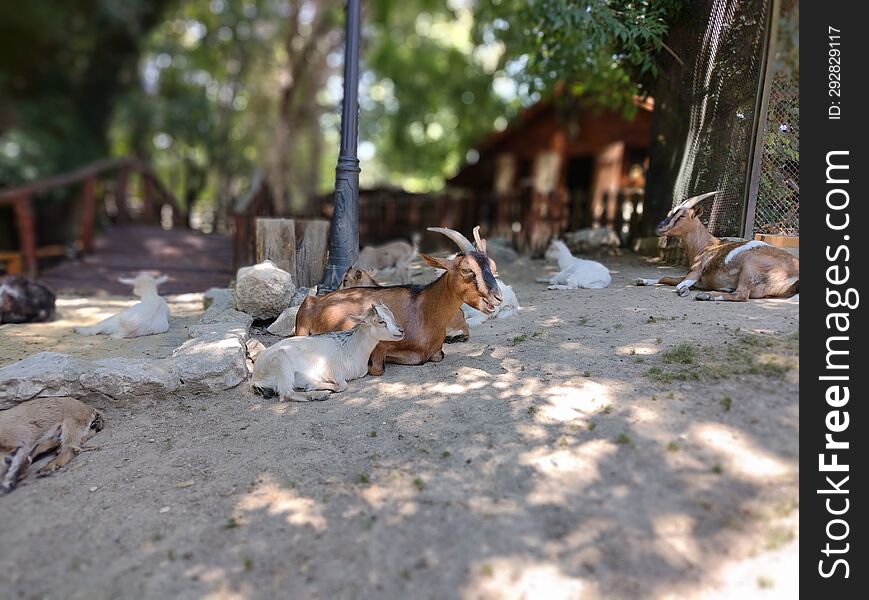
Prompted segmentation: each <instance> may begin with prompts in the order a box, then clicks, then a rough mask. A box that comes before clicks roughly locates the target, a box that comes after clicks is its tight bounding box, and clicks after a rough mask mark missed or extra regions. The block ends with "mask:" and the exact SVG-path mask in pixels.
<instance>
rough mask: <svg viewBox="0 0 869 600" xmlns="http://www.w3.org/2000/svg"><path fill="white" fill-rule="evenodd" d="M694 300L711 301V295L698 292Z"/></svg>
mask: <svg viewBox="0 0 869 600" xmlns="http://www.w3.org/2000/svg"><path fill="white" fill-rule="evenodd" d="M694 299H695V300H712V294H709V293H707V292H700V293H698V294H697V295H696V296H694Z"/></svg>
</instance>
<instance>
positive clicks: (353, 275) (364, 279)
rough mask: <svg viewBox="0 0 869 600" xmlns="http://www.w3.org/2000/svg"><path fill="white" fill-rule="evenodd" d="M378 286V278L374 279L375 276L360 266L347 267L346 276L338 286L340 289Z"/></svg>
mask: <svg viewBox="0 0 869 600" xmlns="http://www.w3.org/2000/svg"><path fill="white" fill-rule="evenodd" d="M377 286H378V283H377V280H375V279H374V276H373V275H372V274H371V273H369V272H368V271H363V270H362V269H360V268H359V267H350V268H349V269H347V272H346V273H344V277H343V279H341V285H339V286H338V289H339V290H343V289H344V288H353V287H377Z"/></svg>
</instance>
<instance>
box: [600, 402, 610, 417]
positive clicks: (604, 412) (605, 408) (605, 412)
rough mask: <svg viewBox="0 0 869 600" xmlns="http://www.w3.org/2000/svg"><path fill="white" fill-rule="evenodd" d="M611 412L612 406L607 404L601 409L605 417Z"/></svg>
mask: <svg viewBox="0 0 869 600" xmlns="http://www.w3.org/2000/svg"><path fill="white" fill-rule="evenodd" d="M612 411H613V405H612V404H607V405H606V406H604V407H603V410H602V411H601V412H602V413H603V414H605V415H608V414H610V413H611V412H612Z"/></svg>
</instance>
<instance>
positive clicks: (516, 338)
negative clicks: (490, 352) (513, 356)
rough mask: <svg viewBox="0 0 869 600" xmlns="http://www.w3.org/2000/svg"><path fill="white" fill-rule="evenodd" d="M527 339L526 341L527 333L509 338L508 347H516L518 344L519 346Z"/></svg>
mask: <svg viewBox="0 0 869 600" xmlns="http://www.w3.org/2000/svg"><path fill="white" fill-rule="evenodd" d="M527 339H528V334H527V333H520V334H519V335H514V336H513V337H512V338H510V345H511V346H518V345H519V344H521V343H522V342H524V341H525V340H527Z"/></svg>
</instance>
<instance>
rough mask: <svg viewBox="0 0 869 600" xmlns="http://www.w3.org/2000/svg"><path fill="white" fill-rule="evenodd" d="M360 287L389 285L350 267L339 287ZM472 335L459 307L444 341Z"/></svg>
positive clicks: (459, 339) (460, 340)
mask: <svg viewBox="0 0 869 600" xmlns="http://www.w3.org/2000/svg"><path fill="white" fill-rule="evenodd" d="M358 287H375V288H382V287H387V286H384V285H382V284H380V283H379V282H378V281H377V280H376V279H374V276H373V275H372V274H371V273H369V272H368V271H363V270H362V269H360V268H358V267H350V268H349V269H347V272H346V273H344V277H343V278H342V279H341V285H339V286H338V289H339V290H345V289H348V288H358ZM413 287H417V288H419V289H422V288H423V287H425V286H422V285H419V286H413ZM470 337H471V330H470V329H469V328H468V323H467V321H465V313H464V312H463V311H462V309H459V311H458V312H457V313H456V316H455V317H453V320H452V321H450V322H449V323H447V335H446V337H445V338H444V341H445V342H446V343H448V344H452V343H454V342H466V341H468V338H470Z"/></svg>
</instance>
